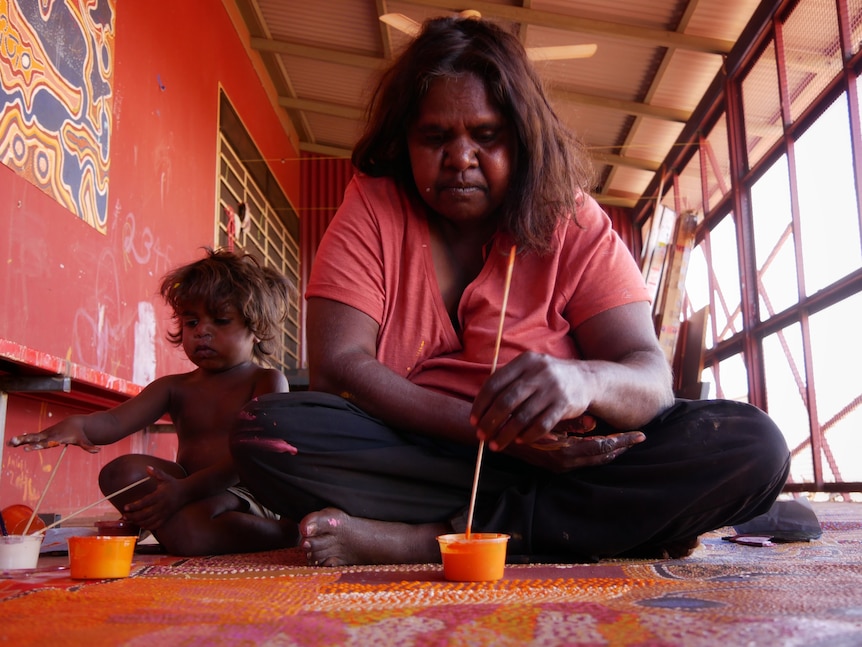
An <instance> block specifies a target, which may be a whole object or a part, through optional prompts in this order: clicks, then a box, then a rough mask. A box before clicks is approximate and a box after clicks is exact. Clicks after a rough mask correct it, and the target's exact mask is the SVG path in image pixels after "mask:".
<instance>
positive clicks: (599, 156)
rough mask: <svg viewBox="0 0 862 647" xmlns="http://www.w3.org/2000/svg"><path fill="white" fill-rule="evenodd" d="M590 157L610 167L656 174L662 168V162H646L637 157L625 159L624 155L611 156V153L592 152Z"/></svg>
mask: <svg viewBox="0 0 862 647" xmlns="http://www.w3.org/2000/svg"><path fill="white" fill-rule="evenodd" d="M590 157H592V158H593V161H594V162H596V163H598V164H609V165H610V166H628V167H631V168H636V169H639V170H641V171H650V172H653V173H655V172H656V171H658V170H659V169H660V168H661V162H654V161H653V160H645V159H640V158H637V157H624V156H622V155H611V154H610V153H595V152H591V153H590Z"/></svg>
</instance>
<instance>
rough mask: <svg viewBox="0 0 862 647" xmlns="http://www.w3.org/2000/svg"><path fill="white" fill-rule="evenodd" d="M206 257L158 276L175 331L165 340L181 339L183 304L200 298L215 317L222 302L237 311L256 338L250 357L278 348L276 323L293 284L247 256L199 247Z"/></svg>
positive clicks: (281, 318)
mask: <svg viewBox="0 0 862 647" xmlns="http://www.w3.org/2000/svg"><path fill="white" fill-rule="evenodd" d="M204 250H205V251H206V254H207V255H206V257H205V258H202V259H201V260H199V261H195V262H194V263H189V264H188V265H183V266H181V267H178V268H176V269H174V270H172V271H170V272H168V273H167V274H166V275H165V276H164V278H162V284H161V287H160V288H159V293H160V294H161V295H162V298H164V300H165V302H166V303H167V304H168V305H169V306H170V307H171V308H172V309H173V312H174V321H175V323H176V324H177V327H176V329H174V330H172V331H170V332H168V334H167V338H168V341H170V342H171V343H172V344H175V345H177V346H179V345H180V344H181V343H182V339H183V329H182V321H181V316H182V314H181V313H182V311H183V306H185V305H187V304H189V303H193V302H200V303H202V304H203V305H204V307H205V308H206V309H207V311H208V312H209V313H210V314H212V315H215V314H217V313H218V312H219V310H220V309H221V308H222V307H224V305H225V304H230V305H232V306H234V307H235V308H236V309H237V312H239V313H240V316H242V318H243V320H244V321H245V324H246V326H248V329H249V330H250V331H251V332H252V334H253V335H254V336H255V338H256V339H257V340H259V341H258V342H257V343H256V344H255V345H254V356H255V358H256V359H258V360H263V359H265V358H266V357H268V356H269V355H272V354H273V353H274V352H275V351H276V350H277V349H278V347H279V343H278V336H279V325H280V324H281V322H283V321H284V320H285V318H286V317H287V314H288V308H289V305H290V300H291V298H292V297H293V296H294V294H295V291H296V288H295V286H294V285H293V283H292V282H291V280H290V279H288V278H287V277H286V276H284V275H283V274H281V273H280V272H277V271H276V270H274V269H272V268H270V267H264V266H263V265H261V264H260V263H259V262H258V261H257V259H256V258H255V257H254V256H252V255H251V254H247V253H240V254H236V253H234V252H231V251H228V250H225V249H218V250H213V249H211V248H209V247H205V248H204Z"/></svg>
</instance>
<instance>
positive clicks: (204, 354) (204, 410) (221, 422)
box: [9, 249, 298, 555]
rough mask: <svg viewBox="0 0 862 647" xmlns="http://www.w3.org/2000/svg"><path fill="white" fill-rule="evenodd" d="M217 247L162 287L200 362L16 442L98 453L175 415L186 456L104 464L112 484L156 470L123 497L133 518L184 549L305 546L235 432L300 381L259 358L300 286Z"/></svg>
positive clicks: (135, 457)
mask: <svg viewBox="0 0 862 647" xmlns="http://www.w3.org/2000/svg"><path fill="white" fill-rule="evenodd" d="M206 252H207V255H206V257H205V258H203V259H201V260H199V261H196V262H194V263H191V264H189V265H185V266H182V267H179V268H177V269H175V270H173V271H172V272H170V273H168V274H167V275H166V276H165V277H164V278H163V279H162V284H161V288H160V293H161V295H162V297H163V298H164V299H165V301H166V302H167V304H168V305H169V306H170V307H171V308H172V309H173V316H174V320H175V323H176V328H175V329H174V330H172V331H171V332H170V333H169V334H168V339H169V340H170V341H171V342H172V343H174V344H176V345H178V346H182V348H183V350H184V351H185V353H186V355H187V356H188V358H189V359H190V360H191V361H192V362H193V363H194V364H195V365H196V366H197V368H196V369H195V370H193V371H191V372H190V373H183V374H179V375H167V376H164V377H160V378H158V379H157V380H155V381H154V382H152V383H151V384H149V385H148V386H147V387H146V388H144V389H143V390H142V391H141V392H140V393H139V394H138V395H137V396H136V397H134V398H131V399H130V400H128V401H126V402H124V403H122V404H120V405H119V406H117V407H115V408H113V409H110V410H108V411H100V412H95V413H91V414H89V415H76V416H70V417H69V418H67V419H65V420H63V421H62V422H59V423H57V424H55V425H53V426H51V427H48V428H47V429H45V430H43V431H42V432H41V433H35V434H24V435H22V436H16V437H14V438H12V439H11V440H10V442H9V444H10V445H12V446H18V445H25V448H26V449H27V450H33V449H44V448H46V447H54V446H56V445H58V444H66V445H78V446H80V447H82V448H83V449H85V450H87V451H89V452H98V451H99V448H98V447H97V445H107V444H110V443H114V442H116V441H118V440H120V439H121V438H125V437H126V436H129V435H130V434H132V433H134V432H136V431H138V430H140V429H143V428H144V427H146V426H147V425H150V424H152V423H154V422H156V421H157V420H159V419H160V418H161V417H162V416H163V415H165V414H168V415H170V417H171V420H172V421H173V423H174V426H175V427H176V432H177V437H178V447H177V460H176V462H175V463H174V462H171V461H167V460H164V459H161V458H156V457H153V456H147V455H142V454H130V455H126V456H120V457H119V458H116V459H114V460H113V461H111V462H110V463H108V464H107V465H105V467H103V468H102V470H101V472H100V473H99V487H100V488H101V490H102V492H103V493H104V494H105V495H107V494H110V493H112V492H116V491H117V490H119V489H121V488H123V487H125V486H127V485H129V484H131V483H134V482H135V481H138V480H140V479H141V478H143V477H145V476H149V477H150V479H149V480H148V481H146V482H144V483H142V484H141V485H138V486H136V487H135V488H132V489H130V490H129V491H127V492H125V493H123V494H121V495H119V496H117V497H115V498H114V499H112V502H113V503H114V505H115V506H116V507H117V509H118V510H119V511H120V512H121V513H122V514H123V517H124V519H125V520H127V521H129V522H131V523H133V524H136V525H138V526H140V527H141V528H144V529H146V530H150V531H151V532H152V533H153V534H154V535H155V537H156V539H158V541H159V542H160V543H161V544H162V546H163V547H164V548H165V550H167V551H168V553H170V554H175V555H210V554H218V553H233V552H253V551H260V550H270V549H274V548H281V547H285V546H293V545H295V544H296V540H297V536H298V535H297V527H296V524H295V523H294V522H292V521H290V520H286V519H285V520H280V519H279V517H278V516H277V515H275V514H274V513H272V512H270V511H269V510H266V509H265V508H263V507H262V506H260V505H259V504H258V503H257V502H256V501H255V500H254V498H253V497H252V496H251V494H250V493H249V492H248V491H247V490H245V489H244V488H242V487H241V485H240V484H239V478H238V476H237V474H236V471H235V470H234V467H233V462H232V459H231V456H230V452H229V448H228V436H229V434H230V431H231V428H232V426H233V423H234V421H235V419H236V417H237V414H238V413H239V411H240V409H241V408H242V406H243V405H244V404H246V403H247V402H249V401H250V400H252V399H254V398H256V397H258V396H260V395H262V394H265V393H274V392H285V391H287V390H288V384H287V379H286V378H285V376H284V375H283V374H282V373H281V372H280V371H278V370H275V369H272V368H264V367H262V366H259V365H258V364H256V363H254V361H253V359H258V360H264V359H265V358H266V357H267V356H268V355H270V354H271V353H272V352H273V351H274V350H275V348H276V347H277V339H278V337H279V324H280V323H281V321H283V319H284V318H285V317H286V315H287V307H288V304H289V300H290V297H291V295H292V294H293V290H294V287H293V285H292V284H291V283H290V281H289V280H288V279H287V278H286V277H284V276H283V275H281V274H280V273H278V272H276V271H274V270H272V269H270V268H266V267H263V266H261V265H259V264H258V263H257V261H256V260H255V259H254V258H253V257H252V256H250V255H248V254H242V255H237V254H234V253H233V252H228V251H224V250H219V251H213V250H211V249H207V250H206Z"/></svg>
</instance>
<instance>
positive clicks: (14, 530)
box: [0, 503, 45, 535]
mask: <svg viewBox="0 0 862 647" xmlns="http://www.w3.org/2000/svg"><path fill="white" fill-rule="evenodd" d="M0 514H2V515H3V523H5V524H6V530H8V531H9V534H10V535H23V534H24V528H26V527H27V524H28V523H29V522H30V517H32V516H33V508H31V507H30V506H26V505H24V504H23V503H16V504H14V505H10V506H6V507H5V508H3V511H2V512H0ZM44 527H45V522H44V521H42V519H40V518H39V516H38V515H37V516H36V517H34V518H33V522H32V523H30V528H29V530H28V531H27V534H28V535H29V534H32V533H34V532H37V531H39V530H42V529H43V528H44Z"/></svg>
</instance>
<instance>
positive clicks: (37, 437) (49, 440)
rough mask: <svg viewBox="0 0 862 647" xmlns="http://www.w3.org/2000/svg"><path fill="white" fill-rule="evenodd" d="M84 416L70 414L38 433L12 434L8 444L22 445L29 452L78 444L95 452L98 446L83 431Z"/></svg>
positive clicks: (11, 445)
mask: <svg viewBox="0 0 862 647" xmlns="http://www.w3.org/2000/svg"><path fill="white" fill-rule="evenodd" d="M84 418H85V416H70V417H68V418H66V419H65V420H63V421H61V422H58V423H57V424H56V425H52V426H50V427H48V428H47V429H43V430H42V431H40V432H38V433H35V434H22V435H20V436H12V438H10V439H9V446H10V447H19V446H21V445H23V446H24V451H28V452H29V451H35V450H37V449H48V448H50V447H57V446H58V445H78V446H79V447H80V448H81V449H85V450H87V451H88V452H90V453H91V454H95V453H96V452H98V451H100V448H99V447H97V446H96V445H94V444H93V443H92V442H90V439H89V438H87V435H86V434H85V433H84Z"/></svg>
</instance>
